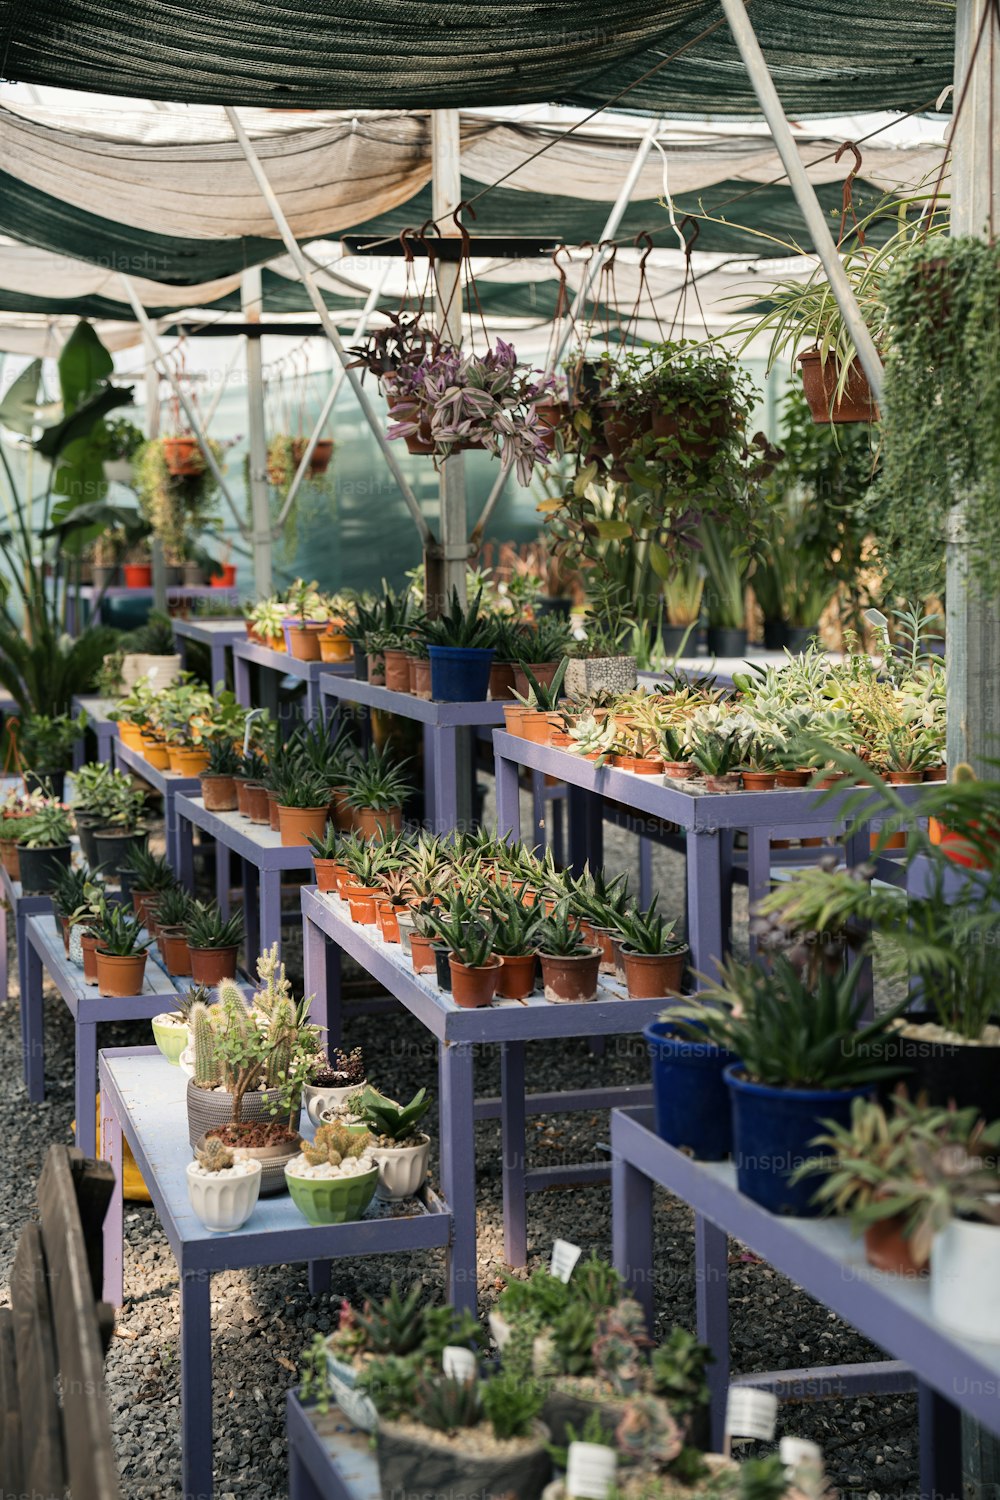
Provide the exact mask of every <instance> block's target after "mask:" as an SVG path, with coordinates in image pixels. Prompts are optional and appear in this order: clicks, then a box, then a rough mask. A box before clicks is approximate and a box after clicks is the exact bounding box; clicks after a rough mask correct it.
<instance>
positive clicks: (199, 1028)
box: [188, 1000, 219, 1089]
mask: <svg viewBox="0 0 1000 1500" xmlns="http://www.w3.org/2000/svg"><path fill="white" fill-rule="evenodd" d="M188 1024H189V1025H190V1027H191V1035H192V1037H193V1038H194V1081H195V1083H196V1084H197V1085H198V1087H199V1088H200V1089H214V1088H215V1087H216V1085H217V1084H218V1082H219V1058H218V1055H217V1052H216V1046H215V1031H214V1029H213V1027H212V1018H211V1015H210V1014H209V1008H208V1006H207V1005H204V1004H202V1002H201V1001H200V1000H199V1001H196V1002H195V1003H194V1004H193V1005H192V1006H191V1011H190V1014H189V1017H188Z"/></svg>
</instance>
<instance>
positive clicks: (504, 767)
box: [496, 755, 521, 844]
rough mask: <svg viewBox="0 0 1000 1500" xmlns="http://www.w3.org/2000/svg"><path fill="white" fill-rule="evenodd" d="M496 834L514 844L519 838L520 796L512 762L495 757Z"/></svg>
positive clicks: (514, 766) (515, 769)
mask: <svg viewBox="0 0 1000 1500" xmlns="http://www.w3.org/2000/svg"><path fill="white" fill-rule="evenodd" d="M496 789H497V832H498V834H499V836H500V837H501V838H504V839H507V841H508V842H509V843H512V844H516V843H517V841H518V839H519V838H520V837H521V794H520V788H519V786H518V779H517V766H516V765H515V764H514V762H513V761H512V760H504V759H503V757H502V756H499V755H498V756H497V757H496Z"/></svg>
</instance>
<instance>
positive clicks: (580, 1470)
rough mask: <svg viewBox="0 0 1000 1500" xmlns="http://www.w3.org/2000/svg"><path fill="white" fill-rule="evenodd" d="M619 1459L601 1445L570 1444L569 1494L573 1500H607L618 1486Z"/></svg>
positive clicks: (609, 1449)
mask: <svg viewBox="0 0 1000 1500" xmlns="http://www.w3.org/2000/svg"><path fill="white" fill-rule="evenodd" d="M617 1467H618V1455H617V1454H616V1453H615V1450H614V1449H613V1448H605V1447H604V1445H603V1444H602V1443H570V1445H569V1456H568V1458H567V1461H566V1493H567V1495H571V1496H572V1497H573V1500H607V1497H608V1491H609V1490H610V1489H611V1486H612V1485H613V1484H614V1482H615V1471H616V1469H617Z"/></svg>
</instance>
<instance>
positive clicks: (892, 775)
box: [888, 771, 924, 786]
mask: <svg viewBox="0 0 1000 1500" xmlns="http://www.w3.org/2000/svg"><path fill="white" fill-rule="evenodd" d="M923 779H924V773H923V771H890V772H889V777H888V780H889V785H890V786H916V785H917V783H918V782H921V781H923Z"/></svg>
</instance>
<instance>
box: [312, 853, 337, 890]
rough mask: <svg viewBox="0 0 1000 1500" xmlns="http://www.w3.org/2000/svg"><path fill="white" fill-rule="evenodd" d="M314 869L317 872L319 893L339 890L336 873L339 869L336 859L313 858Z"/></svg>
mask: <svg viewBox="0 0 1000 1500" xmlns="http://www.w3.org/2000/svg"><path fill="white" fill-rule="evenodd" d="M313 869H314V870H315V871H316V889H317V890H318V891H335V890H336V889H337V879H336V872H337V870H338V869H339V866H338V864H337V861H336V860H335V859H316V858H315V857H314V858H313Z"/></svg>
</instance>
